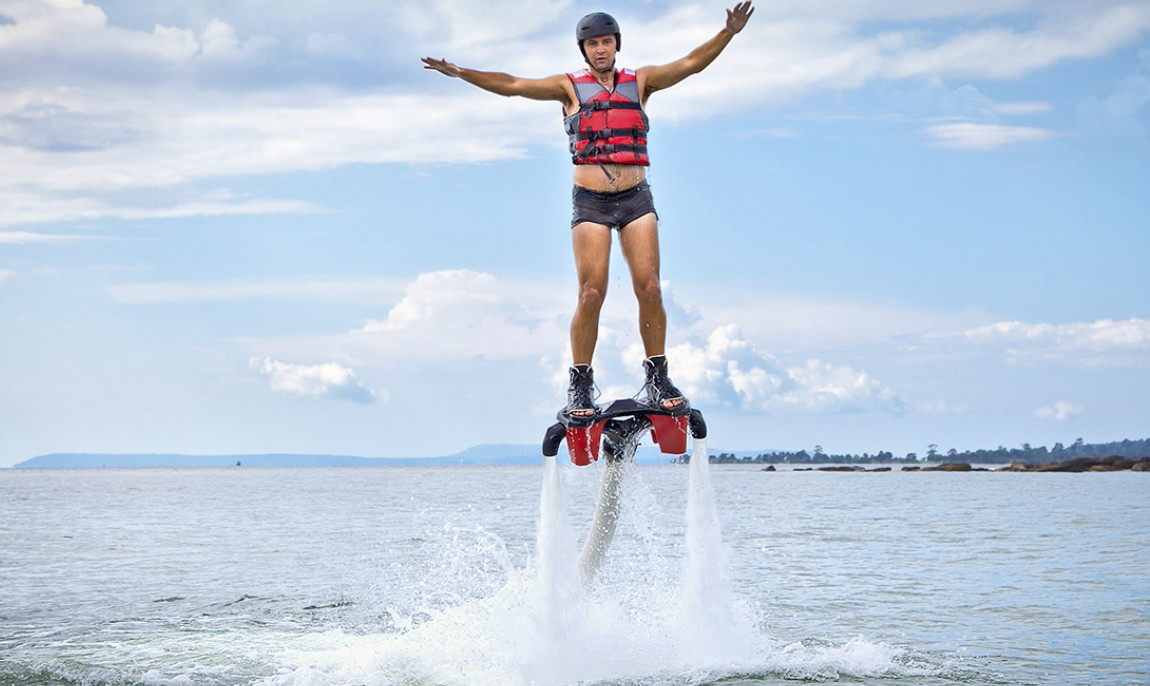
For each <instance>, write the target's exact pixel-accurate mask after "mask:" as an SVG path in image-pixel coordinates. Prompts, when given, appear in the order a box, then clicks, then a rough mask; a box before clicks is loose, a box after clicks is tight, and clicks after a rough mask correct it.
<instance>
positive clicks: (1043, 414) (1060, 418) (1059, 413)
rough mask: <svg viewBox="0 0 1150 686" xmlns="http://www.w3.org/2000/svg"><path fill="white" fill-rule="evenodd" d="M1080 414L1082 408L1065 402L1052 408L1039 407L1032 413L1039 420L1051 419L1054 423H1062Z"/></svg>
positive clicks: (1055, 404)
mask: <svg viewBox="0 0 1150 686" xmlns="http://www.w3.org/2000/svg"><path fill="white" fill-rule="evenodd" d="M1080 414H1082V408H1081V407H1079V406H1078V405H1074V404H1071V403H1068V402H1065V401H1061V400H1060V401H1058V402H1056V403H1054V405H1053V406H1052V407H1040V408H1038V409H1037V410H1035V411H1034V416H1035V417H1038V418H1039V419H1053V420H1054V421H1056V422H1064V421H1066V420H1067V419H1070V418H1071V417H1074V416H1077V415H1080Z"/></svg>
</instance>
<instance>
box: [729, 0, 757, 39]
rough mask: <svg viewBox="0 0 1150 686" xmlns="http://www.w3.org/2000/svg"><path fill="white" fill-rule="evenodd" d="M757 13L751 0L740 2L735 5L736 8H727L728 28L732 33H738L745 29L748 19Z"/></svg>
mask: <svg viewBox="0 0 1150 686" xmlns="http://www.w3.org/2000/svg"><path fill="white" fill-rule="evenodd" d="M754 13H755V8H754V7H751V0H746V2H740V3H739V4H737V5H735V9H733V10H727V30H728V31H730V32H731V33H738V32H739V31H742V30H743V27H744V26H746V25H747V20H748V19H750V18H751V15H752V14H754Z"/></svg>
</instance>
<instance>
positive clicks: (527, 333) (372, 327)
mask: <svg viewBox="0 0 1150 686" xmlns="http://www.w3.org/2000/svg"><path fill="white" fill-rule="evenodd" d="M570 302H571V298H570V297H568V294H566V293H564V294H563V296H560V294H559V293H558V292H557V291H556V290H555V289H554V287H550V286H546V285H524V284H521V283H518V282H515V281H505V280H500V279H498V278H496V277H495V276H493V275H491V274H486V273H482V272H476V271H471V270H466V269H458V270H445V271H439V272H429V273H425V274H420V275H419V277H417V278H416V279H415V280H414V281H413V282H411V283H410V284H408V285H407V287H406V288H405V289H404V295H403V297H402V298H401V299H400V300H399V302H397V303H396V304H395V306H394V307H392V308H391V310H390V311H389V312H388V314H387V317H386V318H385V319H379V320H370V321H368V322H367V323H366V324H365V325H364V326H363V327H362V328H360V329H356V330H354V331H352V332H350V334H349V336H350V342H351V343H352V344H354V345H356V346H357V347H359V348H362V349H364V351H365V352H364V353H363V354H368V353H367V352H366V351H372V352H373V353H374V355H375V356H384V357H388V358H390V359H395V357H396V356H398V357H401V358H411V357H413V356H414V357H418V358H420V359H423V360H425V361H426V360H432V361H435V360H441V359H461V360H469V359H477V358H486V359H492V360H495V359H513V358H534V357H539V356H542V355H547V354H553V353H555V352H556V351H557V349H558V347H559V346H560V345H562V342H563V341H565V339H566V326H567V318H568V317H569V316H570V314H569V313H567V312H565V307H566V306H568V305H569V303H570Z"/></svg>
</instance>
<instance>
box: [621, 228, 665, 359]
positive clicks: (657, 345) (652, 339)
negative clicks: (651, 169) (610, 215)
mask: <svg viewBox="0 0 1150 686" xmlns="http://www.w3.org/2000/svg"><path fill="white" fill-rule="evenodd" d="M619 246H620V247H621V248H622V249H623V257H624V258H626V260H627V266H628V267H629V268H630V269H631V285H632V286H633V287H634V289H635V298H636V299H637V300H638V301H639V336H640V338H642V339H643V350H644V351H645V352H646V353H647V357H654V356H656V355H662V354H663V353H664V352H665V350H664V348H665V346H666V344H667V311H666V310H665V309H663V287H662V284H661V283H660V282H659V225H658V221H657V220H656V219H655V215H654V214H645V215H643V216H642V217H639V218H638V219H636V220H635V221H633V222H631V223H630V224H627V225H626V226H624V227H623V229H622V230H621V231H620V232H619Z"/></svg>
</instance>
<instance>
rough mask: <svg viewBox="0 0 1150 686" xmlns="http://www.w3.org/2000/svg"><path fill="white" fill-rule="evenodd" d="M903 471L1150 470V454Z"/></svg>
mask: <svg viewBox="0 0 1150 686" xmlns="http://www.w3.org/2000/svg"><path fill="white" fill-rule="evenodd" d="M761 471H764V472H773V471H775V467H774V465H771V466H768V467H765V468H763V469H762V470H761ZM794 471H796V472H813V471H819V472H889V471H891V467H875V468H873V469H867V468H865V467H858V466H850V465H836V466H831V467H810V468H807V469H795V470H794ZM902 471H904V472H990V471H995V472H1124V471H1132V472H1150V457H1135V458H1129V457H1119V456H1117V455H1113V456H1111V457H1076V458H1074V459H1071V460H1063V461H1061V462H1042V463H1029V462H1015V463H1013V464H1011V465H1010V466H1009V467H1000V468H998V469H993V470H992V469H987V468H985V467H973V466H971V465H970V464H968V463H966V462H952V463H948V464H940V465H934V466H932V467H917V466H907V467H903V468H902Z"/></svg>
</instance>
